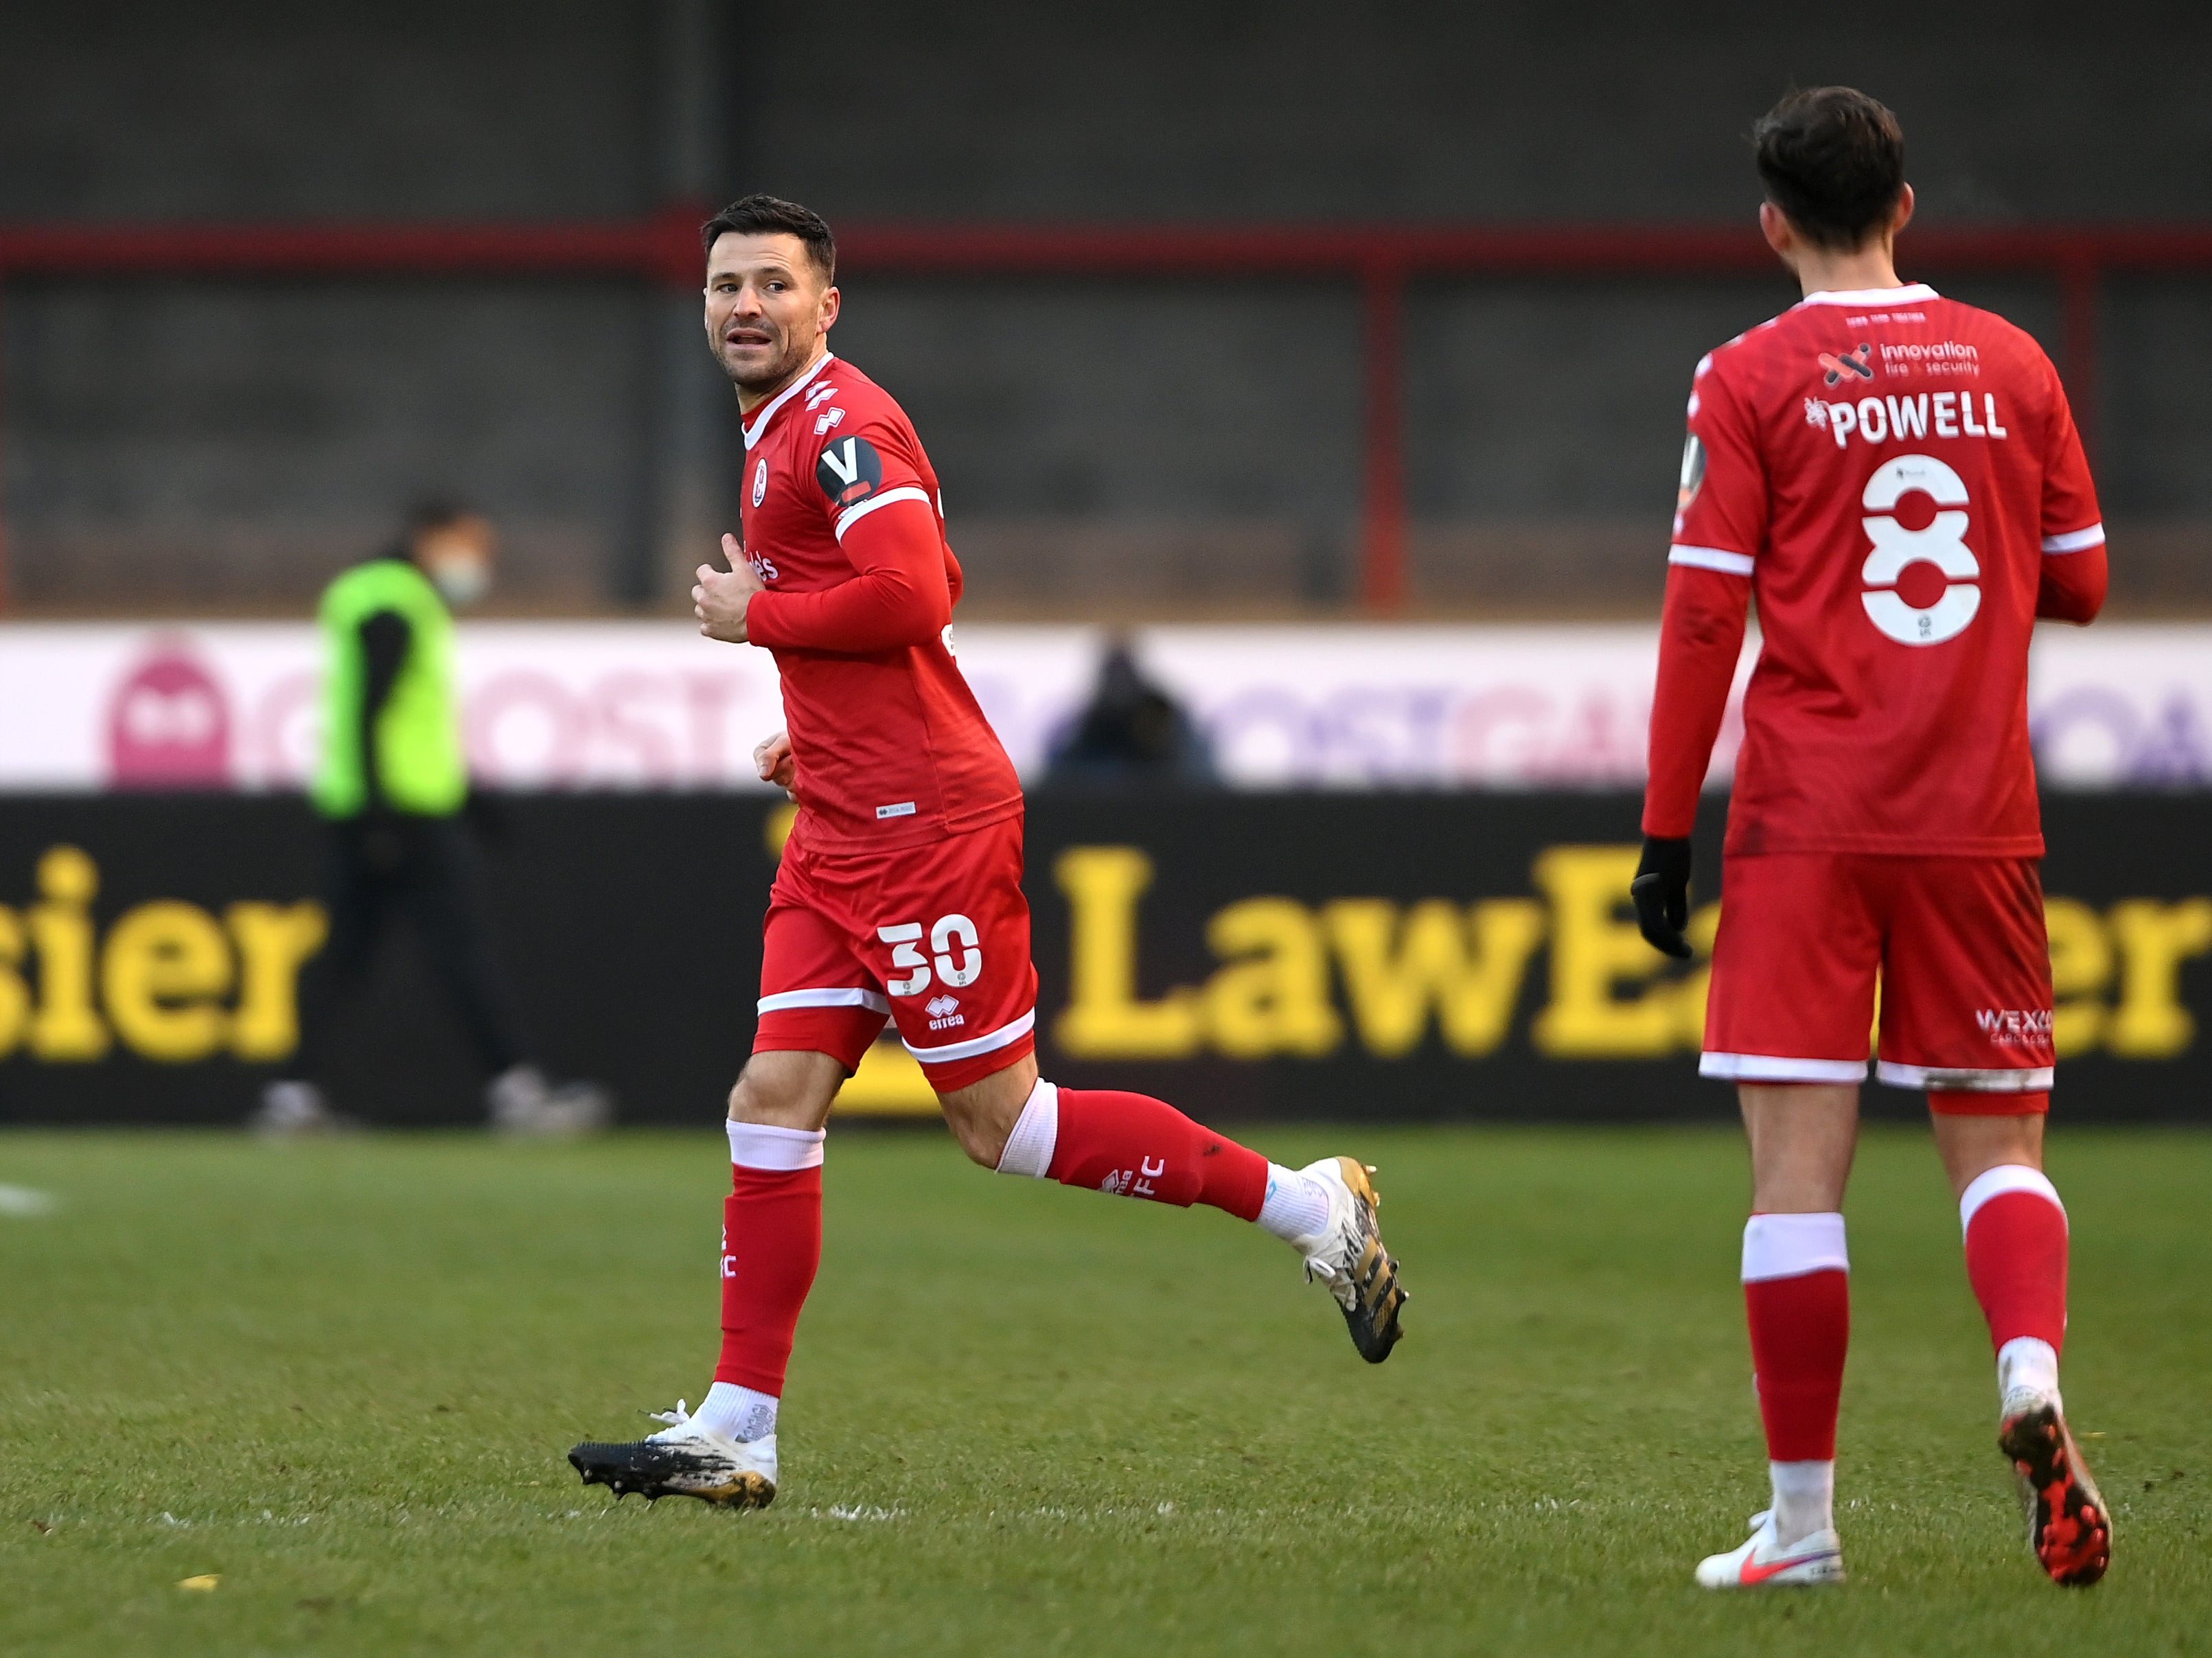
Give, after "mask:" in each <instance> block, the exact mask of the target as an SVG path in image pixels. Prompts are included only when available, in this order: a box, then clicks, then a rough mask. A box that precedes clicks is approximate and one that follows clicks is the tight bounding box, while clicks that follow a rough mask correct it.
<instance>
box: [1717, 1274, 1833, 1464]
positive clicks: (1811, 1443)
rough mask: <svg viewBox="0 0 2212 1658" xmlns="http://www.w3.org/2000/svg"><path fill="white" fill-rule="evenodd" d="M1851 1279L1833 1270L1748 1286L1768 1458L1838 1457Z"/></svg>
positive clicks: (1746, 1294)
mask: <svg viewBox="0 0 2212 1658" xmlns="http://www.w3.org/2000/svg"><path fill="white" fill-rule="evenodd" d="M1850 1284H1851V1279H1850V1273H1848V1272H1835V1271H1829V1272H1808V1273H1806V1274H1805V1275H1804V1276H1803V1277H1802V1278H1769V1279H1767V1280H1766V1281H1765V1282H1764V1283H1759V1284H1745V1285H1744V1286H1743V1303H1744V1309H1745V1311H1746V1312H1747V1314H1748V1315H1749V1319H1750V1323H1751V1363H1752V1370H1753V1375H1754V1376H1756V1377H1757V1379H1758V1382H1759V1418H1760V1419H1761V1420H1762V1421H1764V1422H1765V1424H1766V1455H1767V1458H1768V1460H1769V1461H1775V1462H1832V1461H1835V1460H1836V1409H1837V1406H1838V1401H1840V1400H1841V1399H1842V1398H1843V1393H1844V1351H1845V1350H1846V1349H1848V1348H1849V1347H1850V1340H1851V1289H1850Z"/></svg>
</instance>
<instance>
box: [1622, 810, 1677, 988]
mask: <svg viewBox="0 0 2212 1658" xmlns="http://www.w3.org/2000/svg"><path fill="white" fill-rule="evenodd" d="M1628 896H1629V898H1630V899H1631V900H1632V902H1634V904H1635V905H1636V926H1637V931H1638V932H1641V933H1643V935H1644V941H1645V942H1646V943H1647V944H1650V946H1651V948H1652V949H1654V950H1658V951H1660V952H1661V953H1662V954H1664V955H1668V956H1679V957H1682V958H1684V959H1685V960H1687V959H1688V957H1689V954H1690V941H1689V940H1688V939H1687V938H1684V937H1683V936H1682V929H1683V928H1684V927H1685V926H1688V925H1689V921H1690V843H1689V841H1686V840H1681V841H1665V840H1662V839H1660V838H1659V837H1658V836H1657V835H1645V836H1644V857H1643V859H1642V861H1640V862H1639V863H1638V865H1636V878H1635V879H1634V880H1632V881H1631V882H1630V883H1629V884H1628Z"/></svg>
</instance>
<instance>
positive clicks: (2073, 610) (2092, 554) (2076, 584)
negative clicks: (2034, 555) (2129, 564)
mask: <svg viewBox="0 0 2212 1658" xmlns="http://www.w3.org/2000/svg"><path fill="white" fill-rule="evenodd" d="M2111 580H2112V572H2111V567H2110V566H2109V565H2108V564H2107V563H2106V559H2105V549H2104V544H2102V543H2100V544H2097V545H2096V546H2094V547H2084V548H2083V549H2082V550H2081V551H2080V552H2078V553H2045V555H2044V556H2043V572H2042V577H2041V580H2039V582H2038V584H2037V586H2036V591H2035V613H2036V615H2038V616H2042V617H2045V618H2046V619H2047V620H2049V621H2052V622H2071V623H2075V624H2076V625H2082V626H2086V625H2087V623H2091V622H2093V621H2095V620H2096V617H2097V612H2098V611H2100V610H2103V609H2104V608H2105V592H2106V587H2107V586H2109V585H2110V583H2111Z"/></svg>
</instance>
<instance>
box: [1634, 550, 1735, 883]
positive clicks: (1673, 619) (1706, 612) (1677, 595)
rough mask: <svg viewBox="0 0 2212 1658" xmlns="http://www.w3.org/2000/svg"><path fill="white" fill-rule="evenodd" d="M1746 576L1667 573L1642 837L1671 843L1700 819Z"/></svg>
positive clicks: (1679, 568)
mask: <svg viewBox="0 0 2212 1658" xmlns="http://www.w3.org/2000/svg"><path fill="white" fill-rule="evenodd" d="M1750 597H1751V582H1750V580H1749V579H1748V578H1747V577H1744V576H1737V575H1724V574H1721V573H1720V572H1719V571H1717V570H1704V569H1699V568H1694V567H1692V566H1689V565H1682V564H1678V565H1675V566H1674V567H1673V568H1670V569H1669V570H1668V573H1667V608H1666V614H1665V617H1664V620H1663V621H1662V623H1661V624H1660V635H1659V683H1658V689H1657V690H1656V693H1655V694H1654V695H1653V697H1652V700H1651V750H1650V780H1648V781H1647V782H1646V783H1645V785H1644V833H1645V834H1646V835H1657V836H1662V837H1664V838H1668V839H1675V838H1679V837H1680V836H1682V835H1687V834H1689V832H1690V830H1691V829H1692V827H1694V826H1695V824H1696V823H1697V821H1698V793H1699V790H1700V789H1702V788H1703V787H1704V786H1705V768H1706V767H1707V766H1709V765H1710V764H1711V762H1712V756H1713V742H1714V739H1715V738H1717V737H1719V735H1720V731H1721V720H1722V718H1723V716H1724V715H1725V714H1727V712H1728V699H1729V688H1730V687H1731V686H1732V685H1733V684H1734V683H1735V665H1736V661H1737V659H1738V658H1740V657H1741V655H1742V653H1743V634H1744V616H1745V610H1746V608H1747V605H1748V604H1749V601H1750Z"/></svg>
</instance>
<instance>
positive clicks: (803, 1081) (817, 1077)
mask: <svg viewBox="0 0 2212 1658" xmlns="http://www.w3.org/2000/svg"><path fill="white" fill-rule="evenodd" d="M843 1081H844V1071H843V1069H842V1067H841V1066H839V1065H838V1064H837V1063H836V1060H832V1059H830V1058H829V1056H828V1055H826V1054H785V1053H774V1052H771V1053H765V1054H754V1055H753V1056H752V1058H751V1059H750V1060H748V1061H746V1064H745V1068H744V1071H743V1072H740V1073H739V1074H738V1080H737V1083H736V1084H735V1085H734V1086H732V1088H731V1090H730V1121H732V1122H751V1123H765V1124H768V1125H769V1126H771V1127H780V1128H805V1129H814V1128H819V1127H822V1123H823V1119H824V1118H826V1117H827V1116H828V1115H829V1106H830V1102H832V1101H833V1100H835V1099H836V1095H837V1088H838V1085H839V1084H841V1083H842V1082H843Z"/></svg>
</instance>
